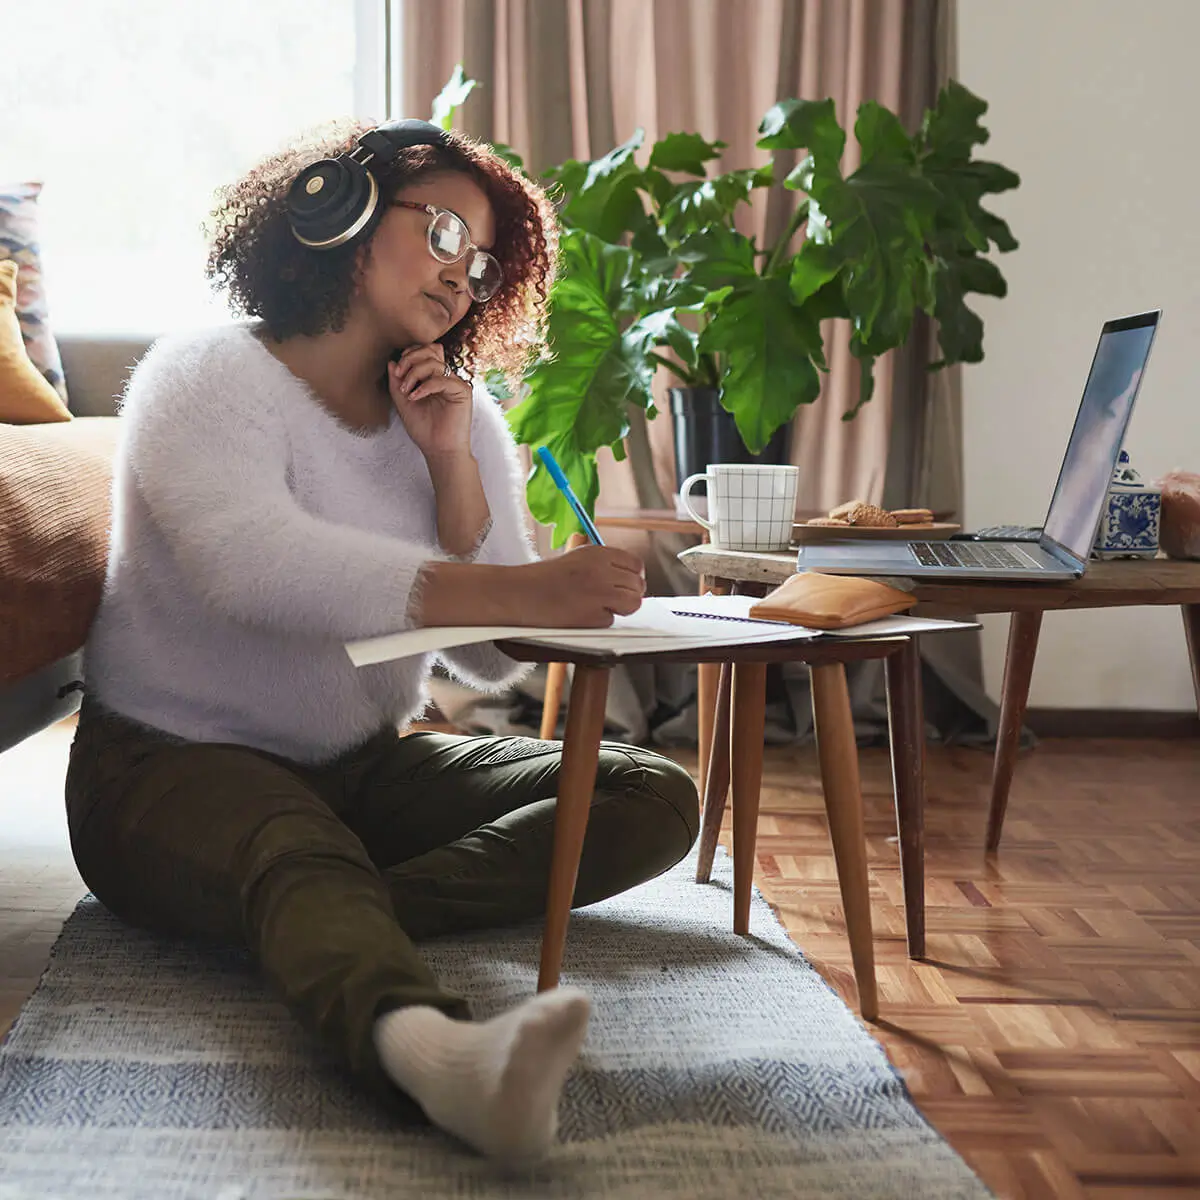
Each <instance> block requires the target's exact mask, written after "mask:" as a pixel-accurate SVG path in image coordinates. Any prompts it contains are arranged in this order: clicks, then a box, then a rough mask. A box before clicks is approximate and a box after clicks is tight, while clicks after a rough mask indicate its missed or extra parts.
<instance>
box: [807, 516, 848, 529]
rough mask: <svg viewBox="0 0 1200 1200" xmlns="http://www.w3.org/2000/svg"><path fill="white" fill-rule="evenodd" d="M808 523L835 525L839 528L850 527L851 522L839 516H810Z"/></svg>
mask: <svg viewBox="0 0 1200 1200" xmlns="http://www.w3.org/2000/svg"><path fill="white" fill-rule="evenodd" d="M807 524H809V525H823V526H833V527H834V528H837V529H849V528H850V522H849V521H843V520H841V519H840V518H839V517H809V519H808V522H807Z"/></svg>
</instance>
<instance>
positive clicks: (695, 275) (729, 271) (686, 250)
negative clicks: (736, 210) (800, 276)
mask: <svg viewBox="0 0 1200 1200" xmlns="http://www.w3.org/2000/svg"><path fill="white" fill-rule="evenodd" d="M676 253H677V256H678V258H679V261H680V262H682V263H685V264H686V265H687V267H688V273H687V275H686V279H687V281H688V282H689V283H692V284H695V285H698V286H699V287H702V288H705V289H706V290H707V289H713V288H721V287H725V286H727V285H729V284H733V285H734V286H737V285H740V284H743V283H749V282H751V281H753V280H755V279H757V278H758V274H757V272H756V271H755V267H754V243H753V242H752V241H751V240H750V239H749V238H748V237H746V236H745V235H744V234H741V233H738V231H737V230H736V229H729V228H728V227H726V226H724V225H713V226H710V227H709V228H708V229H701V230H699V231H698V232H696V233H694V234H692V235H691V236H690V237H688V238H686V239H685V240H684V242H683V243H682V245H680V247H679V249H678V251H677V252H676Z"/></svg>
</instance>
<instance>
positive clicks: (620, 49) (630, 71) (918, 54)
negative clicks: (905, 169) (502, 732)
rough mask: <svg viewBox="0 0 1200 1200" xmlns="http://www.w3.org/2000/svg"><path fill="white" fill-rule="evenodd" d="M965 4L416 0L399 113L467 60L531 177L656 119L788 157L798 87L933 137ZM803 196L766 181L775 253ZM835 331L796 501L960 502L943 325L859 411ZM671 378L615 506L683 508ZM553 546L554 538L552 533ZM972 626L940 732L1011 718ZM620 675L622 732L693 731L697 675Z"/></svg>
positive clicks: (809, 505)
mask: <svg viewBox="0 0 1200 1200" xmlns="http://www.w3.org/2000/svg"><path fill="white" fill-rule="evenodd" d="M954 3H955V0H404V3H403V5H402V8H401V12H402V14H403V20H402V21H400V22H397V23H395V25H396V27H397V28H398V36H399V38H400V41H401V45H400V47H399V49H400V51H401V52H402V54H403V62H404V64H405V69H404V72H403V96H402V98H401V112H400V113H398V114H389V115H411V116H425V115H427V114H428V113H429V111H430V107H431V104H432V101H433V98H434V97H435V96H436V95H437V93H438V92H439V91H440V89H441V87H442V85H443V84H444V82H445V81H446V79H447V78H448V77H449V75H450V73H451V71H452V70H453V69H454V66H455V64H456V63H460V62H461V63H462V65H463V69H464V72H465V73H466V75H467V76H468V77H469V78H473V79H476V80H478V81H479V83H480V85H481V86H480V87H478V88H477V89H476V90H475V91H474V92H473V93H472V95H471V96H470V98H469V99H468V100H467V102H466V104H465V105H464V106H463V108H462V109H461V110H460V112H459V114H458V117H457V121H456V124H457V126H458V127H459V128H462V129H463V130H464V131H465V132H468V133H470V134H472V135H474V136H476V137H480V138H486V139H488V140H490V141H499V142H504V143H507V144H509V145H511V146H513V147H514V149H516V150H517V151H518V152H519V153H520V154H521V155H522V157H523V159H524V161H525V163H526V166H527V169H528V170H529V171H530V172H531V173H537V172H540V171H542V170H544V169H545V168H546V167H548V166H550V165H552V164H554V163H557V162H561V161H562V160H563V159H566V158H569V157H573V158H578V159H590V158H594V157H597V156H599V155H601V154H603V153H605V152H607V151H608V150H610V149H611V148H612V147H613V146H614V145H617V144H619V143H620V142H622V141H624V140H626V139H627V138H628V137H630V136H631V135H632V133H633V131H634V130H635V128H638V127H641V128H643V129H644V130H645V133H646V141H645V144H646V146H647V147H649V146H650V145H651V144H652V143H653V142H654V141H655V140H656V139H658V138H659V137H661V136H663V135H664V134H666V133H668V132H671V131H675V130H686V131H695V132H698V133H700V134H702V135H703V136H704V137H706V138H708V139H709V140H720V141H723V142H725V143H727V148H726V149H725V151H724V153H723V158H722V161H721V164H720V165H721V166H722V167H723V168H724V169H729V168H733V167H750V166H758V165H763V164H765V163H766V162H768V161H770V158H771V156H770V154H769V153H768V152H765V151H761V150H759V149H757V147H756V146H755V144H754V143H755V139H756V136H757V128H758V122H759V120H760V119H761V117H762V115H763V114H764V113H765V112H766V111H767V109H768V108H770V106H771V105H772V104H773V103H775V102H776V101H777V100H780V99H783V98H786V97H789V96H799V97H804V98H809V99H822V98H824V97H826V96H830V97H832V98H833V99H834V102H835V105H836V109H837V114H838V118H839V120H840V122H841V123H842V125H843V126H844V127H846V128H847V129H848V130H849V129H852V127H853V124H854V119H855V113H856V110H857V108H858V106H859V105H860V104H861V103H862V102H863V101H864V100H867V99H874V100H877V101H879V102H880V103H881V104H884V105H885V106H887V107H888V108H890V109H892V110H893V111H895V112H896V113H897V114H898V115H899V116H900V118H901V120H902V122H903V123H904V124H905V126H906V127H907V128H908V129H910V130H912V129H915V128H916V126H917V124H918V123H919V121H920V118H921V115H922V113H923V111H924V110H925V109H926V108H927V107H929V106H930V105H932V104H933V103H934V101H935V99H936V95H937V91H938V88H939V87H940V86H941V85H942V84H943V83H944V82H945V81H946V79H948V78H949V77H950V74H951V72H952V70H953V54H954V45H955V30H954ZM645 153H648V149H647V151H645ZM857 157H858V146H857V142H856V141H855V139H854V138H853V137H852V136H851V137H849V138H848V139H847V150H846V159H845V162H844V168H845V170H846V171H851V170H853V169H854V167H855V166H856V165H857ZM795 161H796V156H795V154H794V152H778V153H777V155H776V178H777V179H778V180H782V179H783V178H784V177H785V176H786V175H787V173H788V171H789V170H790V169H791V167H792V166H793V165H794V164H795ZM798 199H799V198H798V196H797V194H796V193H794V192H791V191H789V190H787V189H786V188H784V187H783V185H782V183H776V184H775V185H774V186H772V187H771V188H768V189H762V190H760V191H759V192H757V193H756V194H755V195H754V197H753V200H752V202H751V203H750V204H748V205H746V206H744V209H743V212H742V213H741V215H740V217H739V228H740V229H741V231H742V232H743V233H745V234H747V235H748V236H750V237H753V238H755V239H756V241H758V243H759V244H764V243H765V242H767V241H770V240H773V238H774V237H777V236H778V234H779V232H780V231H781V230H782V229H783V228H784V227H785V225H786V222H787V221H788V219H789V217H790V216H791V214H792V212H793V211H794V207H795V205H796V203H797V202H798ZM831 324H832V328H830V329H828V330H827V331H826V334H827V336H826V346H827V356H828V360H829V366H830V371H829V373H828V374H827V375H826V376H824V377H823V387H822V391H821V394H820V396H819V397H818V399H817V400H816V401H815V402H814V403H813V404H811V405H807V406H805V407H803V408H802V409H801V411H800V412H799V413H798V414H797V416H796V418H795V420H794V422H793V427H792V437H791V447H792V448H791V461H792V462H794V463H795V464H796V465H797V466H798V467H799V468H800V486H799V493H798V497H797V504H798V507H800V508H801V509H825V508H830V507H832V506H833V505H835V504H838V503H841V502H842V501H844V500H847V499H851V498H857V497H861V498H864V499H868V500H871V501H873V502H876V503H880V502H883V503H887V504H889V505H890V506H892V507H901V506H905V507H907V506H911V505H918V504H919V505H923V506H929V507H938V508H949V509H952V510H953V511H955V512H957V511H959V510H960V504H961V490H962V489H961V463H962V445H961V419H960V417H961V414H960V404H961V401H960V391H959V387H958V372H957V370H955V369H951V370H949V371H942V372H938V373H935V374H934V375H932V376H931V375H930V374H929V373H928V372H927V371H926V369H925V367H926V364H927V363H928V362H930V361H932V355H933V354H934V352H935V349H936V348H935V347H934V345H933V339H932V329H931V327H930V324H929V322H927V321H922V323H921V324H920V325H919V326H918V327H917V328H916V329H915V330H914V336H913V338H912V339H911V340H910V342H909V344H908V345H907V346H906V347H904V348H903V349H902V350H901V351H899V352H894V353H891V354H888V355H886V356H885V357H884V358H883V359H881V360H880V361H879V362H878V364H877V365H876V384H875V394H874V398H873V399H872V400H871V402H870V404H868V405H867V406H866V407H865V408H863V409H862V410H861V412H860V413H859V415H858V416H857V417H856V418H855V419H854V420H853V421H849V422H847V421H843V420H842V415H843V413H845V412H846V411H847V410H848V409H849V408H851V407H853V405H854V403H855V401H856V399H857V394H858V386H859V380H858V365H857V363H856V362H855V361H854V359H853V358H852V357H851V355H850V352H849V335H848V329H847V328H846V327H845V323H844V322H833V323H831ZM670 382H671V381H670V379H669V376H668V375H667V374H666V372H660V373H659V378H657V379H656V397H658V405H657V406H658V408H659V411H660V413H662V414H664V415H661V416H660V417H659V418H658V419H656V420H653V421H649V422H645V423H643V424H639V426H638V427H637V428H635V430H634V434H633V435H632V437H631V439H630V440H631V443H632V445H631V450H632V451H633V452H632V453H631V454H630V456H629V458H628V459H627V460H626V461H625V462H621V463H618V462H616V461H615V460H614V459H613V457H612V455H611V454H609V453H608V452H606V451H602V452H601V454H600V455H599V456H598V467H599V474H600V506H601V507H608V508H613V507H635V506H636V507H657V506H659V505H665V506H668V507H670V506H671V505H672V504H673V503H674V500H673V494H674V491H675V456H674V446H673V436H672V429H671V423H670V417H669V415H666V414H667V413H668V412H669V409H668V406H667V404H666V403H665V389H666V387H667V386H669V385H670ZM612 541H613V542H614V544H619V545H622V546H625V547H626V548H628V549H630V550H632V551H633V552H635V553H638V554H640V555H641V556H642V557H643V558H644V559H645V560H646V562H647V577H648V581H649V583H650V586H651V589H652V590H657V591H686V590H689V589H691V588H693V587H695V583H696V581H695V580H694V578H693V577H692V576H691V575H690V574H689V573H687V572H686V571H684V569H683V568H682V567H681V566H680V565H679V563H678V562H677V561H676V560H675V555H676V553H677V552H678V551H679V550H680V549H681V548H682V547H683V545H684V544H686V542H685V539H682V538H680V537H678V536H672V535H657V534H656V535H650V534H644V533H637V532H628V533H624V532H623V533H622V534H621V535H620V536H616V535H614V536H613V538H612ZM540 546H541V548H542V549H543V550H545V549H546V548H547V543H546V538H545V534H544V533H543V534H542V536H541V538H540ZM956 637H957V635H955V636H954V637H950V638H940V639H930V640H931V641H938V642H939V648H938V649H937V650H936V651H932V648H931V652H936V653H937V654H938V655H939V656H940V657H941V658H942V659H944V660H945V661H944V662H941V663H940V664H939V666H938V668H937V672H936V674H937V675H938V676H939V678H940V679H941V680H942V682H943V683H944V684H945V683H946V681H947V680H949V683H948V684H947V686H946V687H945V688H944V690H945V691H946V692H947V693H948V695H949V697H950V700H948V701H947V704H946V706H944V707H946V709H947V712H946V714H945V715H944V716H943V718H942V719H940V721H939V724H940V726H941V727H942V728H943V729H945V728H955V729H959V728H960V727H961V729H966V728H968V727H971V728H973V729H974V731H975V733H976V735H978V736H987V734H988V732H989V731H990V728H991V727H992V726H993V725H994V719H995V712H994V706H989V702H988V701H987V698H986V695H985V694H984V693H983V689H982V686H981V684H980V679H981V667H980V663H979V652H978V638H977V636H975V635H969V636H966V637H964V638H960V639H958V643H959V644H958V645H957V646H956V647H955V648H954V649H952V650H947V649H946V647H945V643H950V642H953V641H954V640H955V638H956ZM615 674H616V675H618V676H621V677H622V678H621V681H620V682H619V684H618V685H616V686H615V687H614V697H613V698H612V699H611V700H610V705H609V719H610V722H611V728H610V733H612V734H614V735H615V736H627V737H629V738H631V739H633V740H645V739H646V738H647V737H648V736H651V735H653V736H656V737H659V738H663V739H672V740H673V739H675V738H687V737H691V738H693V739H694V736H695V713H694V686H693V684H692V682H691V681H692V679H693V677H694V671H692V670H690V669H682V670H681V669H678V668H676V669H673V670H663V669H657V670H655V671H651V670H650V669H649V668H640V669H639V668H634V669H632V671H630V672H628V673H626V672H625V671H622V672H617V673H615ZM801 676H802V677H801ZM806 680H807V677H806V675H803V673H800V674H799V675H796V676H795V677H793V678H786V677H785V681H784V683H785V686H784V687H783V688H782V689H777V690H778V691H779V696H778V705H779V706H781V708H780V712H779V720H778V735H779V736H783V735H784V730H785V729H787V728H788V727H789V726H790V728H791V730H792V733H793V734H799V735H803V734H805V733H806V732H807V730H808V728H809V722H810V719H811V718H810V715H809V712H808V702H807V695H806V688H807V681H806ZM881 680H882V676H881V674H880V673H878V672H876V673H875V675H874V676H871V675H870V674H869V673H868V674H867V675H865V676H864V677H863V678H862V679H861V680H859V681H858V682H857V683H856V694H857V695H858V696H859V706H858V707H859V712H860V715H862V716H863V719H864V721H865V722H866V725H871V724H872V723H873V722H874V721H875V715H876V714H877V713H878V711H880V705H881V696H882V683H881ZM537 686H538V682H537V681H536V680H535V682H534V684H533V686H532V688H531V687H527V688H526V689H525V692H524V698H523V700H522V701H521V705H523V706H524V707H525V708H528V707H529V705H530V704H532V703H533V702H534V701H536V698H537V695H538V693H537V691H536V688H537ZM933 686H934V687H935V689H936V687H937V681H934V682H933ZM438 698H439V703H441V704H442V707H443V708H444V709H445V708H446V707H447V704H449V705H451V706H452V707H453V706H454V705H455V702H456V700H461V701H462V705H461V706H460V707H459V709H458V711H459V712H460V719H464V720H465V723H467V724H468V725H472V724H473V725H474V726H475V727H480V728H494V727H496V725H497V718H496V712H497V709H498V705H497V704H496V703H489V705H488V706H487V712H488V714H489V715H487V716H486V717H484V716H483V715H482V714H483V713H484V709H483V708H482V707H481V706H479V705H476V706H475V707H474V708H472V706H471V704H470V702H469V701H468V700H467V699H466V698H465V697H461V696H460V697H453V698H452V697H448V696H447V695H446V694H445V690H444V689H443V690H442V692H441V693H439V696H438ZM443 701H445V702H443ZM501 704H502V702H501ZM956 704H957V705H958V708H957V709H955V705H956ZM518 707H520V706H518ZM951 710H954V711H951ZM448 715H450V714H449V713H448ZM476 718H477V719H476ZM499 723H500V724H501V725H502V724H503V722H499ZM534 723H535V724H536V722H534ZM865 729H866V726H864V730H865ZM960 731H961V730H960Z"/></svg>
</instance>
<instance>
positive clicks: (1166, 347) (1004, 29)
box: [958, 0, 1200, 709]
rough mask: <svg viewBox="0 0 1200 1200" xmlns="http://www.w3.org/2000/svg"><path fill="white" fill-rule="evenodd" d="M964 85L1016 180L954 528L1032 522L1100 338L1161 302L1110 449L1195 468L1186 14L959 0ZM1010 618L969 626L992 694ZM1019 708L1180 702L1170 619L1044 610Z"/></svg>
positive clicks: (1199, 19)
mask: <svg viewBox="0 0 1200 1200" xmlns="http://www.w3.org/2000/svg"><path fill="white" fill-rule="evenodd" d="M958 13H959V70H958V76H959V78H960V79H961V81H962V82H963V83H964V84H965V85H966V86H967V87H969V88H970V89H971V90H972V91H974V92H975V93H976V94H977V95H979V96H981V97H982V98H983V99H984V100H986V101H987V102H988V104H989V109H988V112H987V113H986V114H985V116H984V118H983V122H984V124H985V125H986V127H987V128H988V129H989V130H990V131H991V134H992V136H991V140H990V141H989V142H987V144H986V145H985V146H983V147H982V148H981V149H980V150H979V151H977V153H979V154H981V155H982V156H983V157H986V158H991V159H995V160H996V161H998V162H1002V163H1004V164H1005V165H1006V166H1009V167H1011V168H1012V169H1013V170H1015V171H1017V172H1018V173H1019V174H1020V176H1021V186H1020V187H1019V188H1018V189H1017V190H1016V191H1014V192H1010V193H1007V194H1006V195H1004V196H1002V197H1000V198H998V199H996V200H994V201H993V203H992V208H993V209H994V211H996V212H997V213H998V214H999V215H1001V216H1003V217H1004V218H1005V219H1006V220H1007V221H1008V222H1009V224H1010V226H1011V227H1012V230H1013V233H1014V235H1015V236H1016V238H1017V239H1018V241H1019V242H1020V243H1021V245H1020V248H1019V249H1018V250H1016V251H1014V252H1013V253H1011V254H1007V255H997V256H996V259H997V262H998V263H999V266H1000V268H1001V270H1002V271H1003V272H1004V274H1005V277H1006V278H1007V279H1008V283H1009V294H1008V296H1007V297H1006V298H1005V299H1003V300H992V299H988V298H981V299H979V301H978V305H977V311H978V312H979V314H980V316H981V317H982V318H983V321H984V351H985V354H986V358H985V360H984V361H983V362H982V363H980V364H979V365H977V366H971V367H967V368H965V372H964V409H965V421H964V429H965V433H964V438H965V447H964V448H965V478H966V498H965V510H966V511H965V519H966V521H967V524H968V527H971V526H977V525H992V524H1000V523H1005V522H1017V523H1022V524H1029V525H1040V524H1041V522H1042V519H1043V517H1044V516H1045V508H1046V504H1047V501H1048V499H1049V496H1050V493H1051V491H1052V489H1053V485H1054V480H1055V478H1056V475H1057V471H1058V466H1059V463H1060V461H1061V458H1062V453H1063V449H1064V447H1065V446H1066V442H1067V437H1068V434H1069V432H1070V428H1071V423H1072V421H1073V420H1074V416H1075V410H1076V407H1077V405H1078V403H1079V398H1080V395H1081V392H1082V389H1083V383H1084V379H1085V377H1086V375H1087V370H1088V365H1089V363H1090V362H1091V356H1092V352H1093V350H1094V348H1095V343H1096V338H1097V336H1098V334H1099V330H1100V326H1101V324H1102V323H1103V321H1104V320H1105V319H1106V318H1108V317H1113V316H1122V315H1125V314H1128V313H1133V312H1139V311H1141V310H1143V309H1147V308H1155V307H1161V308H1162V309H1163V310H1164V311H1163V320H1162V323H1161V325H1160V327H1159V332H1158V336H1157V339H1156V341H1155V346H1154V350H1153V353H1152V356H1151V361H1150V366H1149V368H1148V370H1147V373H1146V379H1145V383H1144V384H1143V387H1142V390H1141V392H1140V394H1139V396H1138V401H1137V407H1136V408H1135V410H1134V414H1133V420H1132V423H1131V426H1130V431H1129V435H1128V438H1127V440H1126V443H1125V445H1126V449H1128V451H1129V454H1130V457H1131V459H1132V460H1133V465H1134V466H1135V467H1136V468H1137V469H1138V470H1139V471H1140V472H1141V474H1142V477H1143V478H1144V479H1153V478H1157V477H1158V476H1159V475H1160V474H1162V473H1163V472H1165V471H1168V470H1170V469H1172V468H1174V467H1183V468H1185V469H1188V470H1192V471H1198V472H1200V354H1198V351H1200V339H1198V338H1197V330H1198V328H1200V146H1198V145H1197V135H1196V129H1197V126H1196V117H1197V113H1198V112H1200V55H1198V54H1197V49H1196V48H1197V45H1200V3H1198V2H1197V0H1152V2H1143V3H1131V2H1130V0H1004V2H1003V3H998V2H997V0H959V6H958ZM1007 626H1008V620H1007V618H1006V617H989V618H986V620H985V630H984V656H985V669H986V678H987V684H988V690H989V692H990V693H991V694H992V695H993V696H998V695H999V688H1000V679H1001V673H1002V670H1003V663H1004V645H1005V637H1006V635H1007ZM1030 703H1031V704H1032V705H1036V706H1039V707H1063V708H1137V709H1186V708H1189V707H1191V706H1193V705H1194V703H1195V702H1194V698H1193V692H1192V684H1191V676H1190V673H1189V669H1188V663H1187V654H1186V648H1185V643H1184V638H1183V627H1182V623H1181V620H1180V615H1179V611H1178V609H1173V608H1172V609H1167V608H1138V609H1124V610H1110V611H1104V610H1098V611H1097V610H1093V611H1090V612H1081V613H1059V614H1047V615H1046V618H1045V620H1044V622H1043V624H1042V635H1041V642H1040V645H1039V649H1038V658H1037V665H1036V668H1035V670H1034V678H1033V687H1032V691H1031V694H1030Z"/></svg>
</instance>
